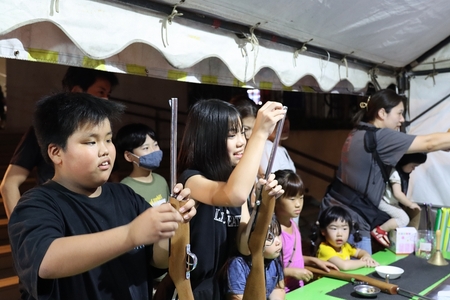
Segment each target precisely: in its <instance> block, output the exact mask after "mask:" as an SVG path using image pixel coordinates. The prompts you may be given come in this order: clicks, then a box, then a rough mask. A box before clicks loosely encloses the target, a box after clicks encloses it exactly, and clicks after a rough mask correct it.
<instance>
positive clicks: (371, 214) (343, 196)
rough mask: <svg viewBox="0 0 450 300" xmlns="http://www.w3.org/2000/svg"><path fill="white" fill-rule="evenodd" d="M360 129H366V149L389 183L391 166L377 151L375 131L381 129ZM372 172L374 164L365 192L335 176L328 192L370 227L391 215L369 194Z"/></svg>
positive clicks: (361, 127)
mask: <svg viewBox="0 0 450 300" xmlns="http://www.w3.org/2000/svg"><path fill="white" fill-rule="evenodd" d="M357 129H358V130H365V131H366V134H365V135H364V149H365V150H366V151H367V152H368V153H372V156H373V158H374V160H375V161H376V162H377V164H378V166H379V167H380V169H381V173H382V174H383V179H384V181H385V182H386V184H389V176H388V173H389V172H388V170H387V168H389V166H386V165H385V164H384V163H383V162H382V161H381V159H380V157H379V155H378V152H377V150H376V149H377V141H376V137H375V132H376V131H377V130H378V129H379V128H376V127H369V126H358V127H357ZM371 173H372V164H371V165H370V171H369V176H368V177H367V183H366V188H365V190H364V193H361V192H359V191H357V190H355V189H353V188H351V187H349V186H348V185H346V184H344V183H343V182H342V181H340V180H339V179H337V178H335V179H334V180H333V182H332V183H331V184H330V185H329V186H328V189H327V192H328V193H329V194H330V196H331V197H333V198H334V199H336V200H337V201H339V202H341V203H342V204H345V205H347V206H348V207H349V208H351V209H352V210H354V211H355V212H356V213H358V215H360V216H361V217H362V218H364V219H365V220H366V221H367V223H368V224H369V225H370V228H374V227H375V226H377V225H380V224H382V223H384V222H385V221H386V220H388V219H389V215H387V214H386V213H385V212H383V211H380V210H379V209H378V207H376V206H375V205H374V204H373V203H372V201H371V200H370V199H369V197H368V196H367V189H368V187H369V181H370V174H371Z"/></svg>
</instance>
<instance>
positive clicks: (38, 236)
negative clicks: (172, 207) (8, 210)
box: [8, 181, 153, 300]
mask: <svg viewBox="0 0 450 300" xmlns="http://www.w3.org/2000/svg"><path fill="white" fill-rule="evenodd" d="M149 207H150V205H149V204H148V203H147V202H146V201H145V200H144V199H143V198H142V197H141V196H139V195H137V194H136V193H135V192H134V191H133V190H131V189H130V188H129V187H127V186H125V185H122V184H118V183H105V184H104V185H102V193H101V195H100V196H99V197H96V198H89V197H87V196H84V195H80V194H76V193H73V192H71V191H69V190H67V189H66V188H64V187H63V186H61V185H59V184H57V183H56V182H54V181H49V182H47V183H45V184H43V185H41V186H38V187H36V188H34V189H31V190H29V191H27V192H26V193H24V194H23V196H22V198H21V199H20V201H19V203H18V204H17V206H16V208H15V209H14V211H13V213H12V215H11V219H10V222H9V227H8V231H9V236H10V240H11V248H12V254H13V258H14V262H15V267H16V270H17V273H18V275H19V278H20V280H21V283H22V284H23V288H24V290H23V291H22V299H61V300H63V299H64V300H67V299H99V300H100V299H121V300H128V299H136V300H141V299H149V295H148V285H147V281H148V280H149V282H150V280H151V279H152V278H148V273H149V263H148V262H149V260H150V258H151V257H152V255H153V248H152V247H151V246H147V247H145V246H140V247H136V248H135V249H133V250H132V251H129V252H127V253H125V254H123V255H121V256H119V257H117V258H115V259H113V260H111V261H109V262H107V263H105V264H103V265H101V266H99V267H97V268H94V269H92V270H90V271H87V272H84V273H82V274H79V275H75V276H71V277H67V278H59V279H41V278H39V277H38V270H39V267H40V264H41V262H42V259H43V257H44V255H45V253H46V252H47V250H48V247H49V246H50V244H51V243H52V242H53V241H54V240H55V239H57V238H61V237H65V236H75V235H81V234H89V233H95V232H100V231H104V230H108V229H111V228H115V227H118V226H121V225H125V224H128V223H129V222H131V221H132V220H133V219H134V218H135V217H136V216H138V215H139V214H141V213H142V212H143V211H144V210H146V209H148V208H149Z"/></svg>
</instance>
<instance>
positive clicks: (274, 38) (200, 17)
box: [110, 0, 399, 76]
mask: <svg viewBox="0 0 450 300" xmlns="http://www.w3.org/2000/svg"><path fill="white" fill-rule="evenodd" d="M110 1H111V2H116V3H121V4H126V5H129V6H132V7H133V6H134V7H135V6H138V7H140V8H145V9H149V10H152V11H156V12H160V13H164V14H167V15H168V16H169V15H170V14H171V13H172V10H173V6H171V5H167V4H162V3H158V2H153V1H149V0H110ZM177 11H178V12H179V13H182V14H183V16H182V18H186V19H188V20H191V21H195V22H199V23H202V24H205V25H209V26H211V27H215V28H220V29H223V30H227V31H231V32H233V33H235V34H239V33H241V34H242V33H248V32H249V27H248V26H245V25H241V24H237V23H232V22H228V21H224V20H220V19H218V18H214V17H209V16H206V15H204V14H203V13H197V12H191V11H189V10H185V9H183V8H182V6H177ZM254 34H255V35H256V37H257V38H258V39H264V40H268V41H271V42H276V43H279V44H283V45H286V46H290V47H293V48H296V49H300V48H302V46H303V45H304V44H305V43H304V42H299V41H294V40H292V39H289V38H285V37H281V36H278V35H275V34H272V33H269V32H266V31H263V30H260V29H255V31H254ZM306 52H310V53H313V54H316V55H320V56H322V57H324V58H328V53H329V55H330V58H333V59H336V60H338V61H341V60H342V59H343V58H346V59H347V61H348V62H349V63H352V64H355V65H359V66H362V67H364V68H367V69H369V70H370V69H373V68H377V69H378V70H379V71H381V72H384V73H387V74H388V75H392V76H396V75H397V74H398V70H399V69H397V68H394V67H390V66H386V65H382V64H376V63H373V62H370V61H367V60H362V59H359V58H356V57H352V56H351V55H347V54H342V53H339V52H336V51H330V50H327V49H324V48H321V47H317V46H313V45H311V44H308V47H307V50H306Z"/></svg>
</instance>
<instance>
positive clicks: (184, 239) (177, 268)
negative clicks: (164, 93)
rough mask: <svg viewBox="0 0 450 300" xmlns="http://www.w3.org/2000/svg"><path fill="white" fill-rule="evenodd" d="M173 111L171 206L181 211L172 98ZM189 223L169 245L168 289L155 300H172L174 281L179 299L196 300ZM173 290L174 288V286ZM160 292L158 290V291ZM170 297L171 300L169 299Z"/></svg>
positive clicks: (181, 226) (174, 111)
mask: <svg viewBox="0 0 450 300" xmlns="http://www.w3.org/2000/svg"><path fill="white" fill-rule="evenodd" d="M169 103H170V106H171V111H172V122H171V128H170V129H171V135H170V141H171V143H170V147H171V148H170V149H171V150H170V188H171V195H170V200H169V202H170V204H171V205H172V206H173V207H174V208H175V209H176V210H179V209H180V207H181V206H183V205H184V203H182V202H181V201H178V200H177V199H176V195H174V194H173V188H174V186H175V185H176V184H177V181H176V172H177V123H178V120H177V112H178V99H177V98H172V99H171V100H169ZM189 237H190V233H189V223H180V224H178V229H177V230H176V231H175V235H174V236H173V237H172V238H171V239H170V244H169V272H168V273H169V274H168V275H166V277H165V278H164V280H163V282H161V287H162V288H168V290H166V291H160V293H158V292H157V294H155V299H171V297H172V295H169V294H172V293H171V292H170V291H169V289H170V286H172V285H171V284H170V283H168V281H170V279H171V280H172V282H173V284H175V288H176V290H177V293H178V299H180V300H194V296H193V294H192V287H191V281H190V280H189V278H190V272H191V271H192V270H194V269H195V267H196V266H197V256H195V254H193V253H192V252H191V245H190V243H189ZM172 288H173V286H172ZM157 291H158V289H157ZM169 296H170V298H168V297H169Z"/></svg>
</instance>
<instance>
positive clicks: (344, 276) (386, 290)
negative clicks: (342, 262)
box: [305, 266, 432, 300]
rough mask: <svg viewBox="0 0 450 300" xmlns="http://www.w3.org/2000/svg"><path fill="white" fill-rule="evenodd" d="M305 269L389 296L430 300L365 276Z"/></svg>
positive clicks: (307, 267) (394, 285) (308, 267)
mask: <svg viewBox="0 0 450 300" xmlns="http://www.w3.org/2000/svg"><path fill="white" fill-rule="evenodd" d="M305 269H308V270H310V271H311V272H312V273H314V274H315V275H321V276H324V277H330V278H335V279H340V280H344V281H348V282H352V283H353V282H354V281H360V282H367V284H369V285H372V286H374V287H377V288H379V289H380V290H381V291H382V292H384V293H387V294H391V295H397V294H398V295H402V296H406V297H408V298H411V297H418V298H419V299H425V300H432V299H431V298H429V297H426V296H422V295H418V294H416V293H413V292H409V291H407V290H405V289H402V288H400V287H399V286H398V285H396V284H392V283H387V282H384V281H381V280H378V279H375V278H372V277H369V276H365V275H359V274H349V273H344V272H340V271H336V270H330V272H326V271H324V270H321V269H317V268H314V267H310V266H306V267H305Z"/></svg>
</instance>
